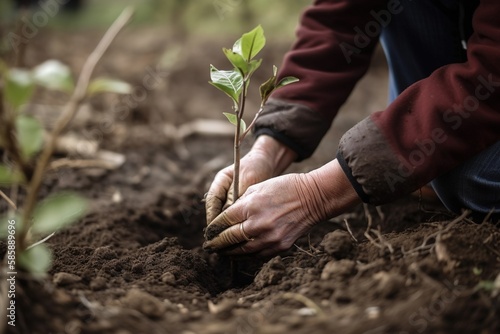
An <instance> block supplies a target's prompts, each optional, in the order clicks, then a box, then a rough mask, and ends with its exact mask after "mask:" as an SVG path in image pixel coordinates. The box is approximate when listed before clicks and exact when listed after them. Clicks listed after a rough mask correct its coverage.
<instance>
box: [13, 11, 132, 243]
mask: <svg viewBox="0 0 500 334" xmlns="http://www.w3.org/2000/svg"><path fill="white" fill-rule="evenodd" d="M133 12H134V11H133V9H132V8H130V7H128V8H126V9H125V10H124V11H123V12H122V13H121V14H120V16H119V17H118V18H117V19H116V20H115V22H113V24H112V25H111V27H110V28H109V29H108V30H107V31H106V33H105V34H104V36H103V37H102V39H101V41H100V42H99V44H98V45H97V47H96V48H95V50H94V51H93V52H92V53H91V54H90V56H89V57H88V58H87V61H86V62H85V64H84V65H83V68H82V71H81V73H80V76H79V78H78V82H77V84H76V87H75V90H74V92H73V95H72V96H71V98H70V100H69V101H68V103H67V104H66V106H65V108H64V110H63V112H62V114H61V116H60V117H59V118H58V119H57V122H56V124H55V126H54V130H52V133H51V135H50V141H49V142H48V143H47V145H46V146H45V147H44V149H43V151H42V153H41V155H40V158H39V160H38V163H37V164H36V167H35V172H34V174H33V177H32V179H31V182H30V184H29V187H28V193H27V198H26V202H25V203H26V204H25V208H24V212H23V219H22V221H23V223H24V226H25V228H23V230H22V231H20V234H21V235H20V238H19V241H20V244H19V248H20V249H25V248H26V247H25V246H26V245H25V243H26V240H25V239H26V235H27V233H28V230H29V228H30V227H31V215H32V213H33V210H34V207H35V204H36V200H37V196H38V192H39V190H40V186H41V184H42V180H43V175H44V173H45V170H46V168H47V166H48V164H49V161H50V157H51V156H52V154H53V152H54V149H55V146H56V144H57V140H58V137H59V135H60V134H61V133H62V132H63V131H64V130H65V129H66V128H67V126H68V124H69V123H70V122H71V120H72V119H73V118H74V116H75V114H76V112H77V111H78V107H79V105H80V104H81V103H82V102H83V100H84V99H85V98H86V96H87V88H88V85H89V82H90V77H91V76H92V73H93V71H94V69H95V67H96V65H97V63H98V62H99V60H100V59H101V58H102V56H103V54H104V52H106V50H107V49H108V48H109V46H110V44H111V42H113V40H114V39H115V37H116V36H117V35H118V33H119V32H120V31H121V30H122V29H123V27H124V26H125V25H126V24H127V22H128V21H129V20H130V18H131V17H132V14H133Z"/></svg>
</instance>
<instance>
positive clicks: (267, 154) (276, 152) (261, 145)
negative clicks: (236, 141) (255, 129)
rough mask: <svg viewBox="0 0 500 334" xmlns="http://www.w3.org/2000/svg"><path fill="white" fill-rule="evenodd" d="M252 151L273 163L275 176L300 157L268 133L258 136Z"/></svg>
mask: <svg viewBox="0 0 500 334" xmlns="http://www.w3.org/2000/svg"><path fill="white" fill-rule="evenodd" d="M250 152H251V153H252V154H256V155H262V156H263V158H264V159H266V161H269V162H270V163H271V165H272V169H273V176H278V175H280V174H281V173H282V172H283V171H285V169H287V168H288V166H290V165H291V164H292V162H294V161H295V160H296V159H297V157H298V155H297V153H295V151H293V150H292V149H291V148H289V147H288V146H286V145H284V144H283V143H281V142H279V141H278V140H276V139H274V138H273V137H270V136H267V135H261V136H259V137H257V139H256V140H255V143H254V145H253V146H252V150H251V151H250Z"/></svg>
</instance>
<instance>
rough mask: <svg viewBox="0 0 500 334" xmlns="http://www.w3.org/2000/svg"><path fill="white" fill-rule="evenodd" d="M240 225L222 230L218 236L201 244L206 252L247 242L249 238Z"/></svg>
mask: <svg viewBox="0 0 500 334" xmlns="http://www.w3.org/2000/svg"><path fill="white" fill-rule="evenodd" d="M240 225H241V224H237V225H233V226H231V227H229V228H227V229H225V230H223V231H222V232H221V233H220V234H219V235H217V236H216V237H214V238H213V239H211V240H208V241H206V242H205V243H204V244H203V248H205V249H206V250H208V251H218V250H222V249H224V248H227V247H231V246H233V245H237V244H240V243H243V242H247V241H248V240H249V237H248V236H247V235H246V234H245V232H244V231H243V230H242V229H241V227H240Z"/></svg>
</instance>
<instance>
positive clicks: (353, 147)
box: [204, 0, 500, 256]
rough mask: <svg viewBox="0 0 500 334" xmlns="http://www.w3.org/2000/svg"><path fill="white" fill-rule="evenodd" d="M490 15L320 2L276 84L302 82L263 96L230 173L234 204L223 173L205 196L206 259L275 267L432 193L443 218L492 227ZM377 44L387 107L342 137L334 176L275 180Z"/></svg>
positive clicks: (363, 1)
mask: <svg viewBox="0 0 500 334" xmlns="http://www.w3.org/2000/svg"><path fill="white" fill-rule="evenodd" d="M499 15H500V2H498V1H496V0H482V1H480V2H479V1H459V0H434V1H431V0H424V1H411V0H390V1H380V0H369V1H368V0H336V1H333V0H332V1H316V2H315V3H314V4H313V5H312V6H311V7H309V8H308V9H307V10H306V11H305V12H304V14H303V16H302V20H301V24H300V26H299V28H298V31H297V41H296V43H295V45H294V47H293V48H292V50H291V51H290V52H289V53H288V54H287V55H286V57H285V59H284V62H283V65H282V67H281V69H280V72H279V73H278V76H277V79H278V80H279V79H280V78H284V77H285V76H292V77H296V78H298V79H299V80H300V81H298V82H297V83H294V84H292V85H288V86H286V87H282V88H280V89H279V90H276V91H275V92H274V93H272V95H271V96H270V97H269V99H268V100H267V102H266V103H265V105H264V107H263V110H262V112H261V114H260V117H259V118H258V119H257V121H256V122H255V125H254V128H253V131H254V134H255V136H256V140H255V143H254V145H253V147H252V149H251V150H250V152H249V153H248V154H247V155H245V156H244V157H243V158H242V159H241V161H239V164H240V166H239V170H240V174H241V175H240V177H239V186H238V188H237V189H236V190H237V191H239V193H240V194H242V195H241V197H239V198H238V199H237V201H233V200H232V199H233V198H234V196H233V195H234V190H232V188H231V185H232V184H233V179H234V178H233V175H234V170H233V167H228V168H226V169H223V170H222V171H220V172H219V173H218V174H217V175H216V177H215V179H214V181H213V183H212V185H211V186H210V189H209V191H208V194H207V197H206V209H207V223H208V226H207V228H206V232H205V237H206V239H207V241H206V242H205V245H204V246H205V248H206V249H208V250H211V251H219V252H221V253H223V254H228V255H243V254H246V255H249V254H250V255H255V256H271V255H274V254H276V253H278V252H280V251H284V250H286V249H288V248H290V247H291V246H292V245H293V243H294V242H295V241H296V240H297V239H298V238H299V237H300V236H302V235H304V234H305V233H306V232H307V231H308V230H309V229H310V228H311V227H312V226H314V225H315V224H316V223H318V222H320V221H324V220H326V219H329V218H331V217H334V216H337V215H339V214H342V213H344V212H346V211H348V210H349V209H350V208H352V206H353V205H355V204H357V203H360V202H365V203H370V204H374V205H379V204H383V203H388V202H390V201H392V200H394V199H397V198H399V197H401V196H402V195H403V194H408V193H411V192H413V191H415V190H417V189H419V188H420V187H422V186H424V185H426V184H428V183H431V185H432V187H433V189H434V191H435V192H436V193H437V195H438V196H439V198H440V199H441V201H442V202H443V203H444V205H445V206H446V207H447V208H448V209H450V210H451V211H453V212H456V213H459V212H460V211H461V210H462V209H470V210H471V211H472V217H473V218H474V219H476V220H478V221H479V222H481V221H482V219H484V218H485V217H487V218H489V219H498V218H499V216H500V130H499V129H500V62H499V61H498V59H500V21H499V20H498V17H499ZM379 40H380V41H381V43H382V45H383V47H384V51H385V53H386V56H387V60H388V64H389V70H390V100H391V102H390V104H389V106H388V107H387V108H386V110H384V111H379V112H374V113H373V114H372V115H370V116H369V117H368V118H366V119H364V120H362V121H360V122H359V123H358V124H357V125H355V126H354V127H353V128H351V129H350V130H349V131H348V132H347V133H345V134H344V135H343V137H342V139H341V141H340V144H339V148H338V152H337V155H336V158H335V159H334V160H332V161H331V162H329V163H327V164H326V165H324V166H321V167H319V168H318V169H316V170H313V171H310V172H308V173H303V174H286V175H281V176H280V174H281V173H282V172H283V171H284V170H285V169H286V168H287V167H288V166H289V165H290V164H291V163H292V162H294V161H301V160H303V159H306V158H308V157H309V156H311V154H312V153H313V151H314V150H315V148H316V147H317V146H318V144H319V142H320V140H321V139H322V137H323V136H324V134H325V133H326V131H327V130H328V129H329V127H330V125H331V123H332V121H333V119H334V117H335V115H336V113H337V111H338V109H339V108H340V106H341V105H342V104H343V103H344V102H345V100H346V99H347V97H348V96H349V94H350V93H351V91H352V89H353V88H354V86H355V85H356V83H357V82H358V80H359V79H360V78H361V77H362V76H363V75H364V74H365V73H366V71H367V69H368V67H369V63H370V59H371V56H372V54H373V52H374V49H375V47H376V45H377V43H378V41H379ZM332 155H333V152H332ZM236 198H237V196H236ZM233 202H234V203H233Z"/></svg>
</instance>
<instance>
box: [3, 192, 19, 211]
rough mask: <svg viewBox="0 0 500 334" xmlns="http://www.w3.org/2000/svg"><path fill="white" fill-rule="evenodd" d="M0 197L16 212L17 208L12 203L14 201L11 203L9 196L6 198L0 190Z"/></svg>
mask: <svg viewBox="0 0 500 334" xmlns="http://www.w3.org/2000/svg"><path fill="white" fill-rule="evenodd" d="M0 197H2V198H3V199H4V200H5V201H6V202H7V203H8V204H9V205H10V207H11V208H13V209H14V210H17V206H16V204H15V203H14V201H12V200H11V199H10V198H9V196H7V195H6V194H5V193H4V192H3V191H1V190H0Z"/></svg>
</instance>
